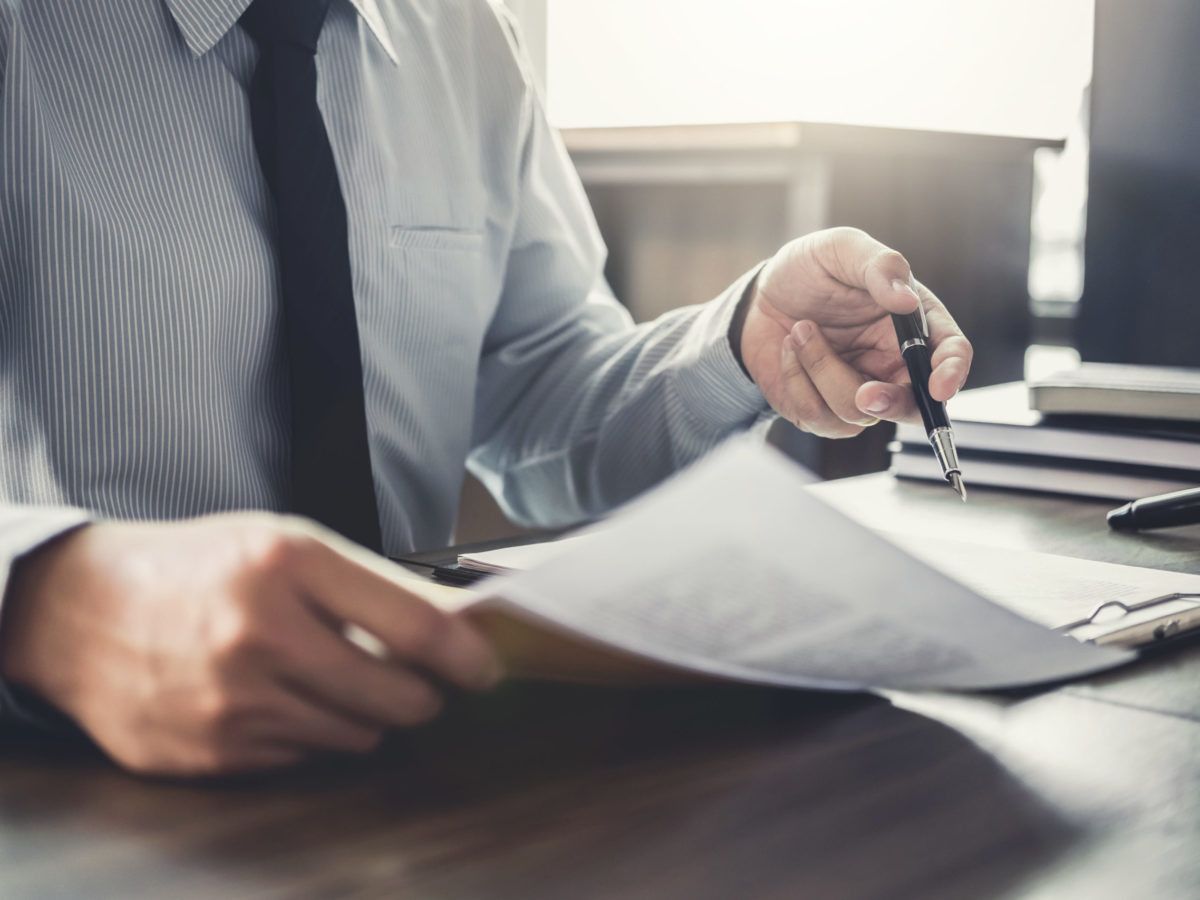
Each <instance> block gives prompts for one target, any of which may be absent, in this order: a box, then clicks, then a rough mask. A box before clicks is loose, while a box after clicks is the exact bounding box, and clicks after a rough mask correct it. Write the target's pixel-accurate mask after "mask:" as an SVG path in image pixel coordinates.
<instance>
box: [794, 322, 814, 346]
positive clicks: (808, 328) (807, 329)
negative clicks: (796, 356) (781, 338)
mask: <svg viewBox="0 0 1200 900" xmlns="http://www.w3.org/2000/svg"><path fill="white" fill-rule="evenodd" d="M792 335H793V337H795V338H796V343H797V344H799V345H800V346H801V347H803V346H804V345H805V344H807V343H808V342H809V339H810V338H812V336H813V323H812V322H797V323H796V327H795V328H793V329H792Z"/></svg>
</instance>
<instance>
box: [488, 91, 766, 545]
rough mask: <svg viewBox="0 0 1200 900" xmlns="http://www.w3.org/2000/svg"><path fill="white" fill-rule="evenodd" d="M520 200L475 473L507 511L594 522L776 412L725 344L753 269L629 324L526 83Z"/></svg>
mask: <svg viewBox="0 0 1200 900" xmlns="http://www.w3.org/2000/svg"><path fill="white" fill-rule="evenodd" d="M529 97H530V102H529V104H528V127H527V136H526V145H525V148H524V154H523V168H522V173H521V181H520V204H519V214H518V219H517V222H516V225H515V228H514V237H513V242H512V247H511V250H510V253H509V258H508V266H507V270H506V277H505V281H504V288H503V293H502V296H501V300H500V304H499V308H498V311H497V314H496V316H495V318H494V320H493V322H492V325H491V327H490V329H489V332H488V334H487V337H486V340H485V343H484V347H483V353H482V360H481V367H480V377H479V389H478V392H477V398H476V402H477V405H476V418H475V430H474V449H473V452H472V454H471V456H470V459H469V465H470V468H471V470H472V471H473V472H474V473H475V474H476V475H477V476H478V477H479V478H480V479H481V480H482V481H483V482H484V483H485V484H486V485H487V486H488V488H489V489H490V491H491V492H492V494H493V495H494V496H495V497H496V498H497V499H498V500H499V501H500V504H501V506H502V507H503V508H504V509H505V511H506V513H507V514H508V515H509V516H510V517H512V518H513V519H514V520H516V521H519V522H523V523H529V524H539V525H560V524H568V523H571V522H574V521H579V520H583V519H587V518H591V517H594V516H596V515H599V514H601V513H603V512H604V511H606V510H608V509H610V508H611V507H613V506H615V505H616V504H619V503H621V502H623V501H625V500H627V499H629V498H631V497H633V496H635V495H636V494H638V493H639V492H641V491H643V490H645V489H646V488H648V487H650V486H652V485H653V484H655V483H657V482H658V481H660V480H662V479H663V478H664V477H666V476H667V475H669V474H670V473H672V472H673V471H675V470H677V469H678V468H680V467H682V466H684V465H686V464H687V463H689V462H691V461H692V460H694V459H696V458H697V457H699V456H701V455H702V454H704V453H705V452H706V451H708V450H709V449H711V448H712V447H713V446H715V445H716V444H718V443H720V442H721V441H722V440H723V439H725V438H726V437H728V436H729V435H731V434H732V433H734V432H738V431H741V430H744V429H747V428H749V427H751V426H752V425H754V424H755V423H756V422H758V421H760V420H762V419H764V418H765V417H767V416H769V408H768V406H767V404H766V401H765V400H764V399H763V396H762V393H761V392H760V391H759V389H758V387H757V386H756V385H755V384H754V383H753V382H752V381H751V380H750V379H749V378H748V377H747V376H746V374H745V372H744V371H743V370H742V368H741V366H740V365H739V363H738V361H737V359H736V357H735V356H734V354H733V350H732V347H731V346H730V343H729V337H728V335H729V326H730V322H731V320H732V318H733V315H734V313H735V310H736V308H737V305H738V303H739V301H741V299H742V296H743V294H744V293H745V291H746V289H747V286H748V284H749V283H750V281H751V279H752V278H753V276H754V274H755V271H756V270H752V271H750V272H747V273H745V274H744V275H742V276H741V277H740V278H738V279H737V280H736V281H735V282H734V283H733V284H732V285H730V286H729V287H728V288H727V289H726V290H725V291H724V292H722V294H721V295H720V296H718V297H716V298H714V299H712V300H711V301H709V302H707V303H703V304H700V305H697V306H690V307H685V308H682V309H677V310H673V311H671V312H668V313H666V314H665V315H663V316H661V317H660V318H658V319H656V320H654V321H652V322H646V323H643V324H638V325H635V324H634V323H633V321H632V319H631V317H630V315H629V313H628V312H627V311H626V310H625V308H624V307H622V306H621V304H620V303H618V302H617V300H616V299H615V298H614V297H613V295H612V292H611V291H610V290H609V288H608V286H607V284H606V282H605V280H604V277H603V266H604V259H605V248H604V244H603V242H602V240H601V238H600V235H599V232H598V230H597V227H596V225H595V222H594V220H593V218H592V214H591V210H590V207H589V205H588V202H587V198H586V197H585V195H584V192H583V189H582V186H581V185H580V183H579V180H578V177H577V176H576V174H575V171H574V168H573V166H572V165H571V162H570V160H569V158H568V156H567V154H566V151H565V149H564V147H563V145H562V142H561V140H560V139H559V137H558V135H557V134H556V133H555V132H554V130H553V129H552V128H551V127H550V126H549V125H548V124H547V122H546V118H545V116H544V114H543V113H542V109H541V106H540V103H539V102H538V100H537V95H536V92H535V91H533V90H532V89H531V90H530V91H529Z"/></svg>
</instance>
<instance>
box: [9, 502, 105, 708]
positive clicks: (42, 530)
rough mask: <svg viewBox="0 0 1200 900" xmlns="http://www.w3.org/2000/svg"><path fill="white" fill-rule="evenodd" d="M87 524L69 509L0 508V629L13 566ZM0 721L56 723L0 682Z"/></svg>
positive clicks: (82, 515)
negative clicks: (40, 548) (58, 538)
mask: <svg viewBox="0 0 1200 900" xmlns="http://www.w3.org/2000/svg"><path fill="white" fill-rule="evenodd" d="M91 520H92V517H91V516H90V515H89V514H88V513H87V512H86V511H84V510H81V509H75V508H71V507H53V506H51V507H35V506H17V507H8V508H3V507H0V629H2V628H3V627H4V606H3V600H4V599H5V598H7V597H8V587H9V582H10V581H11V579H12V572H13V568H14V567H15V566H16V564H17V563H18V562H20V560H21V559H22V558H23V557H25V556H27V555H28V554H30V553H32V552H33V551H35V550H37V549H38V548H39V547H42V546H43V545H45V544H47V543H49V542H50V541H52V540H54V539H55V538H57V537H59V536H61V535H63V534H66V533H67V532H68V531H71V530H72V529H75V528H78V527H80V526H81V525H86V524H87V523H88V522H90V521H91ZM0 719H8V720H12V721H15V722H23V723H25V724H33V725H39V726H42V727H49V728H58V727H59V721H60V720H59V717H58V716H57V715H55V714H53V712H51V711H48V710H46V709H44V708H43V705H42V704H41V703H40V702H38V701H37V700H36V699H35V700H33V701H26V700H25V699H23V697H22V696H21V692H20V691H17V690H14V689H13V688H12V686H11V685H8V684H5V683H4V681H3V680H0Z"/></svg>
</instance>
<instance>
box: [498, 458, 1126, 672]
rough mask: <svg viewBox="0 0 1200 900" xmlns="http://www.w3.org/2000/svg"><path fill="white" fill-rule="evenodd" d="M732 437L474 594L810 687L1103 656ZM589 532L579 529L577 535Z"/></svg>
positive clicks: (701, 661) (665, 655)
mask: <svg viewBox="0 0 1200 900" xmlns="http://www.w3.org/2000/svg"><path fill="white" fill-rule="evenodd" d="M806 482H807V479H805V478H804V477H803V475H802V474H801V473H800V472H799V471H798V470H797V469H796V467H795V466H793V465H792V463H790V462H789V461H787V460H786V459H785V458H784V457H782V456H781V455H780V454H778V453H777V452H776V451H774V450H773V449H771V448H768V447H764V446H762V445H760V444H757V443H755V442H752V441H734V442H732V443H731V444H730V445H728V446H726V447H725V448H722V449H721V450H719V451H717V452H716V453H714V454H713V455H712V456H710V457H709V458H708V459H706V460H704V461H703V462H701V463H700V464H698V465H697V466H695V467H693V468H692V469H691V470H689V471H688V472H685V473H684V474H682V475H680V476H678V477H676V478H674V479H672V480H671V481H669V482H668V483H667V484H666V485H664V486H663V487H661V488H659V489H658V490H657V491H654V492H652V493H651V494H649V495H648V496H646V497H645V498H643V499H641V500H639V501H637V502H635V503H633V504H631V505H630V506H628V507H627V508H625V509H624V510H623V511H621V512H619V513H618V514H617V515H616V516H614V517H613V518H611V519H609V520H607V521H606V522H604V523H603V524H602V525H600V526H598V530H597V531H595V532H594V533H591V534H589V533H588V532H583V533H581V535H580V537H579V538H577V539H574V540H573V542H572V544H571V545H570V546H568V547H564V548H561V550H560V552H554V553H553V554H552V555H551V556H550V558H549V559H547V560H546V561H544V562H542V563H541V564H540V565H538V566H537V567H535V568H533V569H530V570H527V571H524V572H518V573H514V574H511V575H506V576H501V577H499V578H495V579H490V580H489V581H488V582H486V583H485V584H483V585H481V586H480V588H479V590H480V594H479V601H478V604H480V605H485V606H491V607H495V608H500V609H504V610H506V611H507V613H508V614H509V615H512V616H515V617H517V618H520V619H525V620H530V621H536V622H539V623H541V624H543V625H548V626H550V627H552V628H555V629H559V630H561V631H564V632H566V633H568V634H571V635H576V636H582V637H585V638H587V639H589V640H591V641H594V642H597V643H599V644H602V645H605V646H608V647H610V648H615V649H618V650H620V651H623V652H626V653H630V654H634V655H636V656H639V657H641V658H643V659H647V660H652V661H656V662H658V663H662V664H664V665H667V666H672V667H676V668H679V669H684V670H689V671H697V672H704V673H708V674H713V675H719V676H724V677H729V678H735V679H739V680H745V681H754V682H762V683H771V684H782V685H790V686H795V687H812V688H825V689H862V688H950V689H977V688H994V687H1005V686H1017V685H1023V684H1032V683H1037V682H1041V681H1049V680H1057V679H1061V678H1067V677H1072V676H1077V675H1082V674H1085V673H1088V672H1093V671H1097V670H1100V669H1104V668H1108V667H1111V666H1114V665H1118V664H1120V663H1122V662H1124V661H1127V660H1128V659H1130V658H1132V654H1131V653H1128V652H1127V651H1121V650H1114V649H1108V648H1100V647H1095V646H1091V645H1084V644H1080V643H1079V642H1077V641H1074V640H1072V639H1070V638H1067V637H1063V636H1061V635H1058V634H1055V633H1053V632H1051V631H1049V630H1047V629H1045V628H1043V627H1042V626H1039V625H1036V624H1034V623H1032V622H1030V621H1028V620H1026V619H1023V618H1021V617H1019V616H1017V615H1016V614H1014V613H1012V612H1009V611H1007V610H1005V609H1003V608H1001V607H999V606H996V605H994V604H992V603H990V602H988V601H987V600H985V599H983V597H981V596H980V595H979V594H978V593H976V592H975V591H973V590H972V589H970V588H968V587H966V586H964V585H962V584H960V583H959V582H957V581H954V580H952V579H951V578H949V577H948V576H946V575H945V574H943V573H941V572H939V571H937V570H935V569H933V568H931V567H930V566H928V565H926V564H925V563H923V562H921V561H920V560H918V559H917V558H915V557H914V556H912V555H911V554H909V553H907V552H906V551H904V550H903V549H901V548H900V547H898V546H897V545H895V544H894V543H892V542H891V541H888V540H887V539H885V538H883V537H881V536H880V535H878V534H876V533H875V532H873V531H871V530H870V529H868V528H866V527H865V526H862V525H860V524H858V523H856V522H854V521H853V520H851V519H849V518H847V517H846V516H845V515H843V514H842V513H840V512H838V511H837V510H835V509H834V508H832V507H830V506H828V505H827V504H825V503H824V502H823V501H821V500H819V499H818V498H817V497H815V496H814V495H813V494H811V493H810V492H808V491H806V490H805V489H804V486H805V484H806ZM585 536H586V537H587V539H586V540H585V539H584V537H585Z"/></svg>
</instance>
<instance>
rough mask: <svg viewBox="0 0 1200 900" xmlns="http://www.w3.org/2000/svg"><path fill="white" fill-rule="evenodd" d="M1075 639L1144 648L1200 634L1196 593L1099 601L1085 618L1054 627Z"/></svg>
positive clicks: (1199, 596)
mask: <svg viewBox="0 0 1200 900" xmlns="http://www.w3.org/2000/svg"><path fill="white" fill-rule="evenodd" d="M1055 630H1056V631H1060V632H1062V633H1063V634H1066V635H1069V636H1070V637H1073V638H1075V639H1076V640H1078V641H1083V642H1085V643H1091V644H1097V645H1100V646H1104V647H1121V648H1124V649H1126V650H1137V651H1144V650H1149V649H1153V648H1157V647H1161V646H1164V645H1166V644H1174V643H1176V642H1177V641H1181V640H1187V639H1189V638H1195V637H1200V594H1190V593H1174V594H1163V595H1162V596H1159V597H1152V598H1150V599H1148V600H1145V601H1144V602H1141V603H1134V604H1125V603H1122V602H1121V601H1120V600H1109V601H1107V602H1105V603H1101V604H1100V605H1099V606H1097V607H1096V609H1095V610H1093V611H1092V614H1091V615H1090V616H1088V617H1087V618H1084V619H1080V620H1078V621H1076V622H1071V623H1069V624H1067V625H1063V626H1061V627H1060V628H1057V629H1055Z"/></svg>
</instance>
